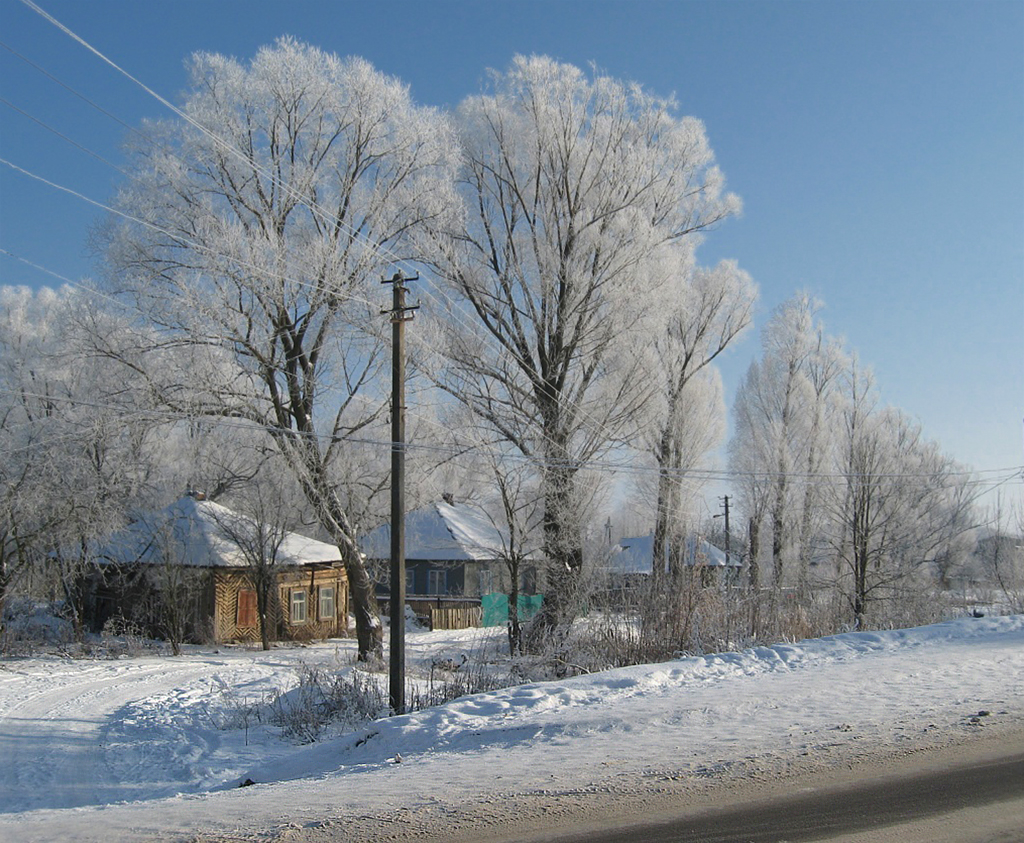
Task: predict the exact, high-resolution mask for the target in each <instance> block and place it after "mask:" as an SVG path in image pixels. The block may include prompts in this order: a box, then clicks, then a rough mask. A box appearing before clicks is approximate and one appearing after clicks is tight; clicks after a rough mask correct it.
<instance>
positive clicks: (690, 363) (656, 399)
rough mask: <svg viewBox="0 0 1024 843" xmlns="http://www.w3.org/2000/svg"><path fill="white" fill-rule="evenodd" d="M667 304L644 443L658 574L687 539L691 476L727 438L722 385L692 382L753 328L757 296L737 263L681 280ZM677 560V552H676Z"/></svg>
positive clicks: (653, 362)
mask: <svg viewBox="0 0 1024 843" xmlns="http://www.w3.org/2000/svg"><path fill="white" fill-rule="evenodd" d="M675 280H676V281H677V283H676V284H675V285H674V286H675V290H674V292H673V295H672V296H671V297H670V300H669V305H668V308H667V311H668V320H667V325H666V326H665V330H664V332H660V333H657V334H655V336H654V338H653V342H652V343H651V348H650V358H649V365H648V375H649V377H650V378H651V379H652V381H653V382H654V383H656V384H657V386H656V387H655V389H654V390H653V395H652V396H651V400H650V401H649V402H648V404H647V407H646V411H647V414H649V416H650V417H651V418H650V421H649V422H648V423H647V426H646V430H645V435H644V440H645V442H646V444H647V448H648V450H649V452H650V453H651V455H652V456H653V458H654V464H655V466H656V467H657V469H658V488H657V493H656V518H655V527H654V566H655V567H654V570H655V571H661V570H662V569H663V567H664V560H665V549H666V544H667V543H669V544H673V543H674V544H675V545H677V546H678V544H679V542H680V540H681V539H682V536H681V534H680V533H681V530H680V517H681V515H682V507H683V506H684V504H685V502H686V498H687V497H688V496H687V495H684V488H685V487H686V485H687V484H689V487H690V493H691V495H692V494H695V493H696V492H697V490H698V488H699V484H695V483H694V481H693V480H692V479H690V478H688V477H687V471H688V470H691V469H693V468H699V467H701V465H702V460H703V459H704V457H705V456H706V454H707V453H708V452H709V451H711V450H712V449H713V448H716V447H717V446H718V445H719V444H720V440H721V437H722V436H724V434H725V419H724V405H723V404H722V398H721V384H720V382H719V380H718V379H717V378H716V377H710V378H707V377H705V378H703V379H701V380H695V379H696V378H697V377H698V376H699V375H703V374H705V373H706V372H707V371H708V367H709V366H710V364H711V363H712V362H713V361H714V360H715V359H716V358H717V357H718V356H719V355H720V354H721V353H722V352H723V351H725V349H726V347H727V346H728V345H729V344H730V343H731V342H732V341H733V340H734V339H735V338H736V337H737V336H739V334H740V333H741V332H742V331H743V330H744V329H745V328H746V327H747V326H748V325H749V324H750V319H751V311H752V309H753V306H754V301H755V299H756V297H757V289H756V287H755V286H754V284H753V282H752V281H751V279H750V276H749V275H748V274H747V273H745V272H743V271H742V270H741V269H739V268H738V267H737V265H736V264H735V262H732V261H723V262H722V263H720V264H719V265H718V266H717V267H715V268H714V269H710V270H709V269H697V270H695V271H692V272H685V271H683V272H681V273H680V275H679V276H677V278H676V279H675ZM674 550H675V553H673V554H670V556H677V555H678V551H679V548H678V547H676V548H674Z"/></svg>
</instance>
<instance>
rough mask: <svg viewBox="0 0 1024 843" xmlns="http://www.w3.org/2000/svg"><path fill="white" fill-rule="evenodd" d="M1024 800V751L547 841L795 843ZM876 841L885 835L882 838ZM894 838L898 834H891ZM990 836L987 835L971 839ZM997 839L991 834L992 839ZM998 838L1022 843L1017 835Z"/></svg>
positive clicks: (1021, 836) (1023, 833) (1022, 834)
mask: <svg viewBox="0 0 1024 843" xmlns="http://www.w3.org/2000/svg"><path fill="white" fill-rule="evenodd" d="M1022 799H1024V754H1017V755H1011V756H1008V757H1006V758H1000V759H995V760H987V761H984V762H977V763H972V764H965V765H963V766H956V767H951V768H949V769H946V770H941V771H928V772H921V773H915V774H912V775H907V776H900V777H885V778H881V779H875V780H871V781H868V782H857V783H853V784H847V785H842V786H832V787H828V788H822V789H813V790H808V789H804V790H802V791H801V792H799V793H795V794H793V795H790V796H785V797H776V798H774V799H771V800H766V801H763V802H756V803H749V804H744V805H738V806H731V807H728V808H717V809H702V810H699V811H691V812H688V813H687V814H685V815H683V816H680V817H677V818H675V819H671V820H660V821H658V822H656V823H644V824H637V825H631V826H628V827H620V828H615V829H609V830H606V831H603V832H602V831H595V830H593V829H591V830H589V831H588V832H587V833H585V834H578V833H577V834H568V835H564V836H548V837H545V838H544V840H545V841H551V843H556V841H557V843H782V841H785V843H797V841H810V840H819V841H820V840H829V839H831V838H834V837H839V836H845V835H850V834H853V833H856V832H863V831H871V830H883V829H885V828H887V827H892V826H898V825H901V824H906V823H912V822H917V821H921V820H926V819H929V818H934V817H938V816H940V815H943V814H948V813H950V812H954V811H961V810H964V809H970V808H978V807H981V806H996V807H997V806H998V804H999V803H1004V804H1009V803H1010V802H1012V801H1017V802H1018V803H1019V802H1020V800H1022ZM880 839H885V837H884V835H883V836H882V837H881V838H880ZM890 839H892V840H899V839H900V837H898V836H895V834H894V836H893V837H891V838H890ZM971 839H987V838H982V837H978V838H971ZM992 839H996V838H992ZM998 839H1000V840H1007V841H1009V840H1015V841H1016V840H1020V841H1024V827H1021V828H1020V829H1019V836H1014V832H1013V831H1011V832H1010V836H1008V837H1007V836H1000V837H999V838H998Z"/></svg>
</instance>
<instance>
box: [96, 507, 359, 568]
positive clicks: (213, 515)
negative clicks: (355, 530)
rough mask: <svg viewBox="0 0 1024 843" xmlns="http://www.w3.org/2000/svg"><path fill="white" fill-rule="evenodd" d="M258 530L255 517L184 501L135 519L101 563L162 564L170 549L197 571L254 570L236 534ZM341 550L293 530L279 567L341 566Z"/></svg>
mask: <svg viewBox="0 0 1024 843" xmlns="http://www.w3.org/2000/svg"><path fill="white" fill-rule="evenodd" d="M246 529H249V530H251V529H254V522H253V520H252V519H251V518H248V517H247V516H245V515H242V514H240V513H237V512H235V511H233V510H231V509H228V508H227V507H225V506H221V505H220V504H217V503H213V502H212V501H206V500H197V499H196V498H193V497H191V496H189V497H184V498H182V499H181V500H179V501H176V502H175V503H173V504H171V505H170V506H168V507H165V508H164V509H162V510H160V511H159V512H155V513H152V514H150V515H146V516H144V517H142V518H139V519H138V520H137V521H133V522H132V523H131V524H129V525H128V526H127V527H126V528H125V529H124V530H122V531H120V532H119V533H115V534H114V535H112V536H110V537H109V538H108V539H107V540H106V541H105V542H104V543H103V544H102V545H100V546H99V547H97V549H96V551H95V555H96V556H97V557H98V558H99V559H100V560H101V561H107V562H118V563H122V564H129V563H136V562H141V563H149V564H161V563H163V562H164V553H163V548H164V547H167V546H168V545H170V546H171V550H172V552H173V553H174V556H175V559H176V561H178V562H179V563H180V564H182V565H190V566H193V567H197V568H244V567H246V566H248V564H249V563H248V561H247V560H246V558H245V556H244V554H243V553H242V551H241V549H240V548H239V546H238V545H237V544H236V543H235V542H234V541H233V540H232V539H231V535H230V534H231V532H232V531H235V532H240V531H242V530H246ZM340 558H341V554H340V553H339V551H338V548H336V547H334V546H333V545H330V544H326V543H325V542H320V541H316V540H315V539H311V538H308V537H307V536H303V535H300V534H299V533H292V532H289V533H287V534H286V535H285V537H284V539H283V540H282V542H281V546H280V548H279V550H278V553H277V564H278V565H282V566H287V565H314V564H318V563H327V562H337V561H339V559H340Z"/></svg>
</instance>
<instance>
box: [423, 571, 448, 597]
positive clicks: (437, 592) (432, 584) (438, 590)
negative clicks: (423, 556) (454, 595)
mask: <svg viewBox="0 0 1024 843" xmlns="http://www.w3.org/2000/svg"><path fill="white" fill-rule="evenodd" d="M438 583H440V585H438ZM447 593H448V571H447V570H446V569H444V568H431V569H430V570H429V571H427V594H429V595H431V596H432V597H439V596H444V595H445V594H447Z"/></svg>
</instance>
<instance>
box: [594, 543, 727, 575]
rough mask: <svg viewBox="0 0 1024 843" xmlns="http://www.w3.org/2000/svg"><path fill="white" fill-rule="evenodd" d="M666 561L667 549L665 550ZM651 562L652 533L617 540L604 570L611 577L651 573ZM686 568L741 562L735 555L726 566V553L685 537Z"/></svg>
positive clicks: (652, 551) (652, 550)
mask: <svg viewBox="0 0 1024 843" xmlns="http://www.w3.org/2000/svg"><path fill="white" fill-rule="evenodd" d="M665 558H666V559H667V558H668V547H667V546H666V548H665ZM653 559H654V534H653V533H652V534H648V535H646V536H634V537H631V538H624V539H622V540H620V542H619V545H618V547H617V548H615V550H614V551H613V553H612V556H611V559H610V560H609V561H608V565H607V567H606V570H607V571H608V573H613V574H650V573H651V569H652V564H651V563H652V560H653ZM683 562H684V564H686V565H707V566H709V567H712V568H725V567H730V568H738V567H740V566H741V565H742V561H741V560H740V558H739V555H738V554H735V555H731V556H730V558H729V561H728V563H727V562H726V559H725V553H724V552H723V551H721V550H719V549H718V548H717V547H715V546H714V545H713V544H711V543H710V542H708V541H706V540H704V539H699V538H697V537H696V536H687V537H686V539H685V547H684V551H683Z"/></svg>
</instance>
